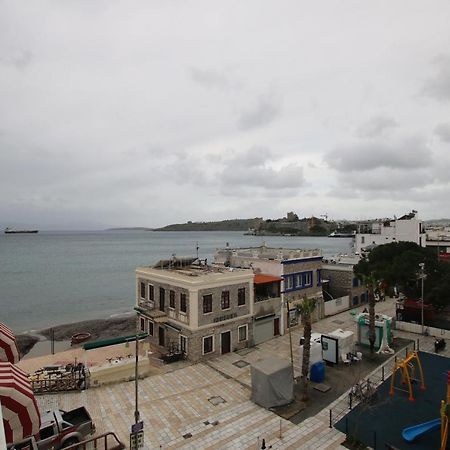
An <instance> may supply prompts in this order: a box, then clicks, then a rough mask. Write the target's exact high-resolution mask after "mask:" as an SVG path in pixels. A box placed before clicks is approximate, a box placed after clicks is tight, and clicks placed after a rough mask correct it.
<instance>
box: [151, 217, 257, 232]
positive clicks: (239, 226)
mask: <svg viewBox="0 0 450 450" xmlns="http://www.w3.org/2000/svg"><path fill="white" fill-rule="evenodd" d="M262 221H263V219H262V218H260V217H256V218H254V219H230V220H221V221H218V222H190V221H189V222H187V223H176V224H172V225H166V226H165V227H162V228H155V229H154V231H247V230H248V229H250V228H257V227H258V226H259V224H260V223H261V222H262Z"/></svg>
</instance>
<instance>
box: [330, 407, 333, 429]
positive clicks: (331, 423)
mask: <svg viewBox="0 0 450 450" xmlns="http://www.w3.org/2000/svg"><path fill="white" fill-rule="evenodd" d="M331 415H332V410H331V408H330V428H333V419H332V416H331Z"/></svg>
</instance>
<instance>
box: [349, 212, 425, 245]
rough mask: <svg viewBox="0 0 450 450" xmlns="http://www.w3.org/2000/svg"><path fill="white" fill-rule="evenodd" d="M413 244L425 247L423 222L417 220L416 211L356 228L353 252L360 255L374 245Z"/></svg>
mask: <svg viewBox="0 0 450 450" xmlns="http://www.w3.org/2000/svg"><path fill="white" fill-rule="evenodd" d="M400 241H407V242H415V243H416V244H417V245H420V246H421V247H425V245H426V234H425V227H424V225H423V222H422V221H421V220H420V219H418V217H417V211H411V212H410V213H409V214H405V215H404V216H402V217H400V218H398V219H397V218H394V219H393V220H392V219H382V220H374V221H372V222H368V223H366V224H361V225H359V227H358V232H357V233H356V235H355V252H357V253H361V251H364V250H365V249H367V248H369V249H370V248H372V247H374V246H376V245H383V244H390V243H391V242H400Z"/></svg>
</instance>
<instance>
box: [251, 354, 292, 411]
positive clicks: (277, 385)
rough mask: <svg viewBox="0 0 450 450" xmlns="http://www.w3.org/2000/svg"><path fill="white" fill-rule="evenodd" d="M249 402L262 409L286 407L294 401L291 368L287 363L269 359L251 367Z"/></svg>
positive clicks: (272, 358)
mask: <svg viewBox="0 0 450 450" xmlns="http://www.w3.org/2000/svg"><path fill="white" fill-rule="evenodd" d="M251 375H252V396H251V400H252V401H254V402H255V403H257V404H258V405H260V406H262V407H264V408H272V407H274V406H282V405H287V404H288V403H290V402H292V401H293V400H294V381H293V378H292V366H291V364H290V363H289V362H288V361H283V360H281V359H278V358H274V357H270V358H266V359H264V360H262V361H258V362H255V363H253V364H252V366H251Z"/></svg>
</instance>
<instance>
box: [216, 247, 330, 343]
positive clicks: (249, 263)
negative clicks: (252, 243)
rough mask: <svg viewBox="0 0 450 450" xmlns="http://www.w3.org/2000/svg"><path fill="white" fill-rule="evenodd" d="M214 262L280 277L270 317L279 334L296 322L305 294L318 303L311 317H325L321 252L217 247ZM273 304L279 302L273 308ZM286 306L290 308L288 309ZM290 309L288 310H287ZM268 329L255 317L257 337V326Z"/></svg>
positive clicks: (256, 335) (258, 328)
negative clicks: (276, 296) (278, 293)
mask: <svg viewBox="0 0 450 450" xmlns="http://www.w3.org/2000/svg"><path fill="white" fill-rule="evenodd" d="M214 261H215V263H217V264H221V265H223V266H228V267H239V268H250V269H252V270H253V271H254V272H255V274H264V275H271V276H274V277H279V279H280V280H281V286H280V297H279V298H278V299H276V300H273V301H272V303H273V304H274V305H273V308H272V311H273V312H272V313H271V314H273V316H271V318H270V319H269V317H268V318H267V321H269V320H270V321H271V322H273V323H272V326H273V328H274V329H275V330H276V326H277V319H279V325H280V334H284V332H285V330H286V328H287V326H288V325H289V324H291V325H296V324H297V323H298V317H297V315H296V313H295V312H296V305H297V304H299V303H301V302H302V301H303V298H304V297H308V298H316V299H317V301H318V303H317V307H316V311H315V312H314V315H313V320H318V319H320V318H322V317H324V306H323V296H322V279H321V269H322V251H321V250H319V249H315V250H303V249H287V248H271V247H267V246H266V245H265V244H264V243H263V244H262V245H261V246H259V247H249V248H230V247H226V248H224V249H220V250H217V251H216V253H215V255H214ZM275 305H278V306H277V307H275ZM288 306H289V308H288ZM288 309H289V311H288ZM263 328H264V329H265V330H266V329H268V325H267V324H263V322H260V323H258V320H257V317H256V316H255V322H254V335H255V338H256V341H257V340H258V339H259V337H258V336H259V334H260V329H261V333H263V334H264V333H265V331H264V332H263V331H262V330H263Z"/></svg>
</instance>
